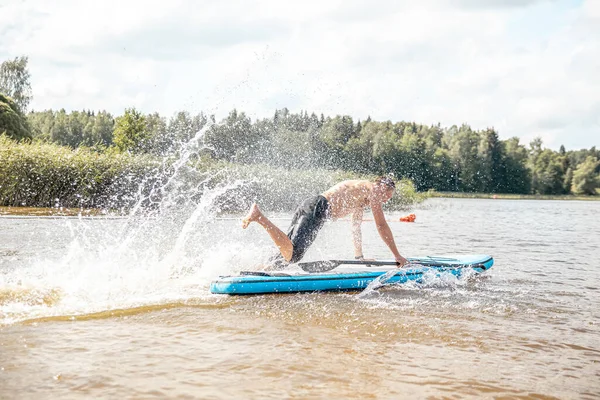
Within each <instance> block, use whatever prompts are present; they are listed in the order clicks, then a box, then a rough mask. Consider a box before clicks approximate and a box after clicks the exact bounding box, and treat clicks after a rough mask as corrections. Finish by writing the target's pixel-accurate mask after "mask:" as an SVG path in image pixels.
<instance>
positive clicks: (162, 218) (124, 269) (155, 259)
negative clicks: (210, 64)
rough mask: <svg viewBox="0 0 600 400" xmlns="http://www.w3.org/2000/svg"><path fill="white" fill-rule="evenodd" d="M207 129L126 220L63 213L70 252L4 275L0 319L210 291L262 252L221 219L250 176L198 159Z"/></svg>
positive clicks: (61, 226) (163, 170)
mask: <svg viewBox="0 0 600 400" xmlns="http://www.w3.org/2000/svg"><path fill="white" fill-rule="evenodd" d="M208 129H210V125H207V126H206V127H204V128H203V129H202V130H201V131H199V132H198V133H197V134H196V135H195V136H194V137H193V138H192V139H191V140H190V141H189V142H188V143H186V144H184V145H183V146H182V148H181V149H180V151H179V152H178V154H179V156H178V158H177V159H175V160H167V159H164V160H163V161H162V164H161V165H160V166H158V167H157V168H156V169H155V170H154V171H153V173H154V176H148V177H147V179H146V180H145V181H144V182H142V183H141V184H140V187H139V190H138V194H137V198H136V201H135V203H134V205H133V207H132V208H131V210H130V211H129V213H128V215H127V216H125V217H124V218H121V219H110V220H102V219H98V220H89V219H85V218H82V217H80V218H78V219H72V218H64V219H59V220H57V221H56V224H55V225H54V226H53V229H56V230H57V231H61V232H63V233H64V235H65V236H66V237H67V240H66V241H67V242H68V245H67V246H66V248H65V251H64V253H63V255H62V256H59V257H47V258H41V259H39V258H38V259H34V260H32V261H31V262H30V263H29V264H27V265H22V266H19V268H18V269H15V270H12V271H8V272H6V273H4V274H0V323H12V322H15V321H20V320H23V319H31V318H40V317H47V316H56V315H78V314H89V313H93V312H100V311H104V310H110V309H117V308H127V307H137V306H144V305H148V304H157V303H164V302H173V301H176V302H179V301H186V300H189V299H198V298H201V297H207V296H210V295H209V294H208V291H207V287H208V283H209V281H210V280H211V279H212V278H214V277H215V276H216V275H217V274H226V273H228V272H231V270H232V266H238V267H237V268H248V267H249V266H250V264H253V263H256V261H257V260H261V259H262V258H264V256H265V255H264V254H263V252H264V249H261V248H259V247H258V246H252V245H250V244H249V243H244V241H243V240H242V233H241V229H240V232H227V231H226V230H225V229H226V228H224V227H223V226H219V223H218V220H217V218H216V217H217V215H218V212H219V204H220V203H219V202H220V201H221V200H222V198H223V196H224V195H226V194H227V193H228V192H230V191H232V190H236V189H239V188H243V187H244V186H245V185H246V184H247V183H248V182H246V181H244V180H239V179H238V180H231V179H227V178H228V177H227V176H222V175H223V173H222V172H216V173H210V172H199V171H198V170H197V169H196V168H194V166H193V165H192V163H191V160H192V159H193V157H195V156H196V155H198V154H199V153H200V152H201V151H202V150H204V149H206V148H207V147H206V146H205V145H204V144H203V137H204V134H205V133H206V131H207V130H208ZM219 175H221V176H219ZM217 176H218V177H219V178H220V179H219V181H220V182H216V181H217V179H215V178H216V177H217ZM148 186H150V187H148ZM219 230H220V231H219Z"/></svg>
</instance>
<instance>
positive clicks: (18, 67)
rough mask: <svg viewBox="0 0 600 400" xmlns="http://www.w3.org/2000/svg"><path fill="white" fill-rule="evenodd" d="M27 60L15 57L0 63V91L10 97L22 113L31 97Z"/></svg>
mask: <svg viewBox="0 0 600 400" xmlns="http://www.w3.org/2000/svg"><path fill="white" fill-rule="evenodd" d="M27 61H28V58H27V57H24V56H23V57H16V58H15V59H14V60H7V61H4V62H3V63H2V64H1V65H0V93H4V94H6V95H7V96H10V97H12V98H13V99H14V101H15V103H16V104H17V106H18V108H19V110H20V111H21V112H22V113H24V112H26V111H27V107H28V106H29V102H30V101H31V99H32V98H33V96H32V95H31V84H30V83H29V78H30V75H29V70H28V69H27Z"/></svg>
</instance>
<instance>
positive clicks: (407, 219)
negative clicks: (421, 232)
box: [400, 214, 417, 222]
mask: <svg viewBox="0 0 600 400" xmlns="http://www.w3.org/2000/svg"><path fill="white" fill-rule="evenodd" d="M415 219H417V216H416V215H415V214H408V215H405V216H404V217H400V222H415Z"/></svg>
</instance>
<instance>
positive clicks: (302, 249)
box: [270, 195, 330, 269]
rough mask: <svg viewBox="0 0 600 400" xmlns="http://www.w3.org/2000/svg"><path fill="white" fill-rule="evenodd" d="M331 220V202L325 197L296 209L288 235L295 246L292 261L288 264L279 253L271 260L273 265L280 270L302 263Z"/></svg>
mask: <svg viewBox="0 0 600 400" xmlns="http://www.w3.org/2000/svg"><path fill="white" fill-rule="evenodd" d="M329 218H330V213H329V202H328V201H327V199H326V198H325V197H323V196H321V195H318V196H314V197H310V198H308V199H306V200H304V201H303V202H302V204H300V205H299V206H298V208H297V209H296V212H295V213H294V216H293V217H292V224H291V225H290V228H289V229H288V233H287V236H288V237H289V238H290V240H291V241H292V244H293V245H294V251H293V252H292V259H291V260H290V261H289V262H288V261H286V260H285V259H284V258H283V256H282V255H281V253H278V254H277V255H275V256H274V257H273V258H271V261H270V263H271V265H272V266H273V267H274V268H276V269H279V268H284V267H286V266H287V265H288V264H289V263H296V262H298V261H300V260H301V259H302V257H304V253H306V250H308V248H309V247H310V245H311V244H312V243H313V242H314V241H315V239H316V238H317V233H319V230H320V229H321V228H322V227H323V224H324V223H325V221H326V220H328V219H329Z"/></svg>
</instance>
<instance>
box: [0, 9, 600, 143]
mask: <svg viewBox="0 0 600 400" xmlns="http://www.w3.org/2000/svg"><path fill="white" fill-rule="evenodd" d="M483 3H485V7H483V6H482V4H483ZM374 4H375V3H372V2H367V1H359V0H346V1H341V0H336V1H314V0H313V1H308V2H295V3H293V4H292V3H289V2H281V1H275V0H268V1H260V2H246V1H242V0H233V1H223V2H209V1H206V2H196V1H192V0H177V1H174V0H171V1H168V2H163V1H160V2H159V1H154V2H147V1H144V2H142V1H127V2H117V1H104V2H95V3H94V2H77V1H61V2H55V3H54V4H52V5H50V3H47V2H42V1H41V0H39V1H25V2H19V3H16V2H14V3H11V4H10V5H8V6H0V7H1V8H0V58H9V57H15V56H17V55H21V54H27V55H29V57H30V68H31V72H32V84H33V89H34V101H33V107H34V108H36V109H43V108H55V109H56V108H63V107H64V108H66V109H81V108H92V109H108V110H110V111H111V112H113V113H117V114H118V113H121V112H122V110H123V109H124V108H125V107H131V106H135V107H138V108H141V109H142V110H144V111H146V112H152V111H159V112H161V113H162V114H166V115H169V114H171V113H173V112H174V111H176V110H179V109H189V110H190V111H193V112H197V111H200V110H202V111H205V112H209V113H216V114H217V116H219V117H222V116H224V115H225V114H226V113H227V112H228V111H229V110H230V109H231V108H233V107H237V108H238V109H241V110H244V111H246V112H247V113H249V114H250V115H253V116H260V117H262V116H270V115H272V113H273V111H274V108H276V107H288V108H290V109H292V110H295V111H298V110H300V109H306V110H309V111H315V112H318V113H320V112H323V113H325V114H335V113H344V114H350V115H353V116H354V117H356V118H366V117H367V115H371V116H372V117H373V118H375V119H391V120H414V121H417V122H421V123H428V124H429V123H437V122H441V123H442V125H445V126H447V125H451V124H461V123H463V122H466V123H470V124H471V125H472V126H473V127H475V128H485V127H489V126H494V127H496V128H497V129H498V130H499V132H500V136H501V137H502V138H507V137H510V136H515V135H516V136H520V137H521V138H523V141H524V142H527V141H528V140H531V139H532V138H533V137H535V136H542V137H543V139H544V141H545V143H546V145H548V146H550V147H553V148H558V146H559V145H560V144H562V143H564V144H565V145H566V146H567V148H573V147H590V146H592V145H599V144H600V143H599V142H600V140H599V138H600V123H599V120H598V115H599V114H598V112H599V111H600V81H599V80H598V79H597V78H596V76H597V75H598V70H599V69H600V51H599V50H600V30H599V28H598V26H600V6H599V5H600V2H598V1H595V0H587V1H584V2H583V4H581V2H580V1H579V0H528V1H516V0H490V1H486V2H480V1H474V0H430V1H423V2H414V1H406V0H403V1H392V0H390V1H387V2H378V3H377V6H375V5H374ZM2 27H4V28H2Z"/></svg>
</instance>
